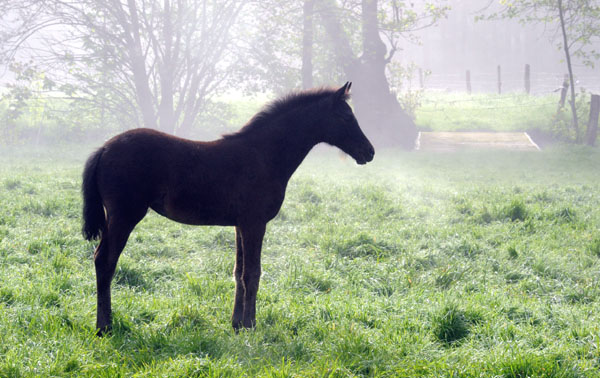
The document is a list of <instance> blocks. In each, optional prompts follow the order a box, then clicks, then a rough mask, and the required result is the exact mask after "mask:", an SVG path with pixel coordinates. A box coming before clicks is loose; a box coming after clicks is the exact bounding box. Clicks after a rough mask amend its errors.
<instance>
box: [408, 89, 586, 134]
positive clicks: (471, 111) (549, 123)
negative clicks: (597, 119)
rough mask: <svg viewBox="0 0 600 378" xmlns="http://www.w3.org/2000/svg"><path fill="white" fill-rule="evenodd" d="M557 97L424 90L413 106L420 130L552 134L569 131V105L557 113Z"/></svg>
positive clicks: (581, 116) (584, 114)
mask: <svg viewBox="0 0 600 378" xmlns="http://www.w3.org/2000/svg"><path fill="white" fill-rule="evenodd" d="M581 96H582V95H580V97H581ZM559 97H560V95H559V94H556V93H555V94H548V95H536V96H534V95H531V96H530V95H527V94H523V93H506V94H502V95H498V94H490V93H478V94H472V95H468V94H465V93H435V92H427V93H426V94H425V95H424V96H423V100H422V102H421V107H419V108H417V110H416V120H415V122H416V123H417V125H418V126H419V128H421V129H422V130H433V131H508V132H510V131H526V130H533V129H536V130H541V131H544V132H546V133H549V134H554V135H561V136H564V135H569V133H570V130H569V128H568V126H569V124H570V123H569V122H570V113H569V109H568V107H565V108H564V109H563V110H562V111H560V112H558V113H557V111H558V100H559ZM588 97H589V96H587V95H586V96H584V97H582V98H585V99H586V101H583V102H582V103H581V107H582V108H581V111H580V113H581V114H580V118H581V119H580V121H579V122H580V124H581V125H586V122H587V117H588V115H587V113H589V100H588ZM584 102H586V103H584ZM583 133H585V130H583Z"/></svg>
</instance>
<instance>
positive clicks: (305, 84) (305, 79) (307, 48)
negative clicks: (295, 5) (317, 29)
mask: <svg viewBox="0 0 600 378" xmlns="http://www.w3.org/2000/svg"><path fill="white" fill-rule="evenodd" d="M313 11H314V0H304V9H303V13H302V16H303V17H304V28H303V30H302V88H304V89H308V88H311V87H312V86H313V76H312V70H313V66H312V55H313V46H312V44H313V13H314V12H313Z"/></svg>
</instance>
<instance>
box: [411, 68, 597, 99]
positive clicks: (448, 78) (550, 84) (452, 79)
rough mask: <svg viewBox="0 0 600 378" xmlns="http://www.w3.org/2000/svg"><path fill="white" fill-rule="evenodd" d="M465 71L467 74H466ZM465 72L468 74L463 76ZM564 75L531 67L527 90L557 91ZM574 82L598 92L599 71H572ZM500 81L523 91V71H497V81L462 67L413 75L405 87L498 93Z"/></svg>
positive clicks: (538, 92)
mask: <svg viewBox="0 0 600 378" xmlns="http://www.w3.org/2000/svg"><path fill="white" fill-rule="evenodd" d="M467 71H469V74H467ZM467 76H469V78H468V77H467ZM564 79H565V74H564V73H554V72H535V71H531V73H530V77H529V87H530V91H529V93H530V94H533V95H544V94H550V93H553V92H560V90H561V88H562V87H563V82H564ZM574 79H575V85H576V88H577V90H580V89H584V90H586V91H587V92H591V93H600V72H599V73H597V74H596V73H585V74H575V77H574ZM499 82H500V90H501V93H507V92H516V93H518V92H521V93H523V92H526V89H525V88H526V79H525V71H524V70H523V71H520V72H519V71H507V72H503V71H501V77H500V81H499V80H498V73H497V72H496V71H495V70H494V71H493V72H489V71H488V72H479V71H475V70H467V69H465V71H464V72H462V73H444V74H441V73H435V72H434V73H431V74H429V75H425V77H423V75H414V76H413V77H412V78H411V79H410V80H409V82H408V83H406V84H405V88H411V89H415V88H423V89H425V90H434V91H447V92H469V88H470V91H471V92H472V93H498V87H499V86H498V83H499Z"/></svg>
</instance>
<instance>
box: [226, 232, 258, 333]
mask: <svg viewBox="0 0 600 378" xmlns="http://www.w3.org/2000/svg"><path fill="white" fill-rule="evenodd" d="M265 228H266V225H265V224H253V225H244V226H238V227H236V248H237V251H236V262H235V269H234V275H235V304H234V308H233V316H232V319H231V320H232V325H233V328H234V329H236V330H237V329H239V328H240V327H244V328H252V327H254V326H255V325H256V293H257V291H258V283H259V281H260V274H261V269H260V253H261V249H262V241H263V237H264V235H265Z"/></svg>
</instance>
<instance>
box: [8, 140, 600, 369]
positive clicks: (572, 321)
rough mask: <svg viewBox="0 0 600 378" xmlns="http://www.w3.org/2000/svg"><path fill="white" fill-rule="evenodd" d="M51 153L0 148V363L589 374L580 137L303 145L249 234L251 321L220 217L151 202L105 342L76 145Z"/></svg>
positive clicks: (590, 242) (593, 168)
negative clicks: (186, 218)
mask: <svg viewBox="0 0 600 378" xmlns="http://www.w3.org/2000/svg"><path fill="white" fill-rule="evenodd" d="M51 152H52V151H48V150H43V151H39V150H38V151H31V150H30V151H17V150H14V149H6V148H5V149H4V150H3V151H1V152H0V340H1V342H0V377H34V376H36V377H37V376H60V377H64V376H67V377H68V376H73V377H81V376H90V377H119V376H136V377H137V376H139V377H144V376H149V377H150V376H151V377H155V376H161V377H162V376H165V377H184V376H185V377H187V376H201V377H204V376H214V377H217V376H219V377H220V376H230V377H238V376H247V377H255V376H259V377H291V376H301V377H313V376H319V377H320V376H324V377H325V376H326V377H348V376H378V377H379V376H382V377H594V376H600V374H599V373H598V371H599V369H600V341H599V340H600V274H599V272H600V241H599V240H600V239H599V238H600V235H599V229H600V169H598V163H599V162H600V153H599V152H598V151H596V150H593V149H586V148H577V147H554V148H552V149H547V150H545V151H542V152H539V153H533V152H532V153H514V152H493V153H490V152H476V151H469V152H464V153H454V154H441V153H425V152H411V153H399V152H398V153H392V152H389V151H378V153H377V155H376V158H375V160H374V161H373V162H372V163H370V164H368V165H366V166H364V167H363V166H360V167H359V166H357V165H356V164H355V163H354V162H352V161H351V159H345V160H343V159H340V158H339V157H338V156H337V154H335V153H330V152H325V153H323V154H322V155H319V153H317V152H314V153H312V154H311V155H309V158H308V160H307V161H306V162H305V163H304V164H303V165H302V166H301V167H300V170H299V171H298V172H297V173H296V175H295V176H294V177H293V178H292V180H291V182H290V184H289V188H288V192H287V197H286V200H285V203H284V206H283V208H282V210H281V213H280V214H279V216H278V217H277V218H276V219H274V220H273V221H272V222H271V223H270V224H269V227H268V230H267V234H266V237H265V243H264V249H263V276H262V281H261V288H260V290H259V294H258V303H257V309H258V313H257V321H258V326H257V328H256V329H255V330H253V331H243V332H241V333H240V334H237V335H236V334H235V333H234V332H233V330H232V329H231V327H230V321H229V317H230V313H231V309H232V304H233V290H234V283H233V280H232V270H233V263H234V252H233V247H234V232H233V229H232V228H222V227H191V226H185V225H181V224H178V223H175V222H172V221H169V220H167V219H165V218H162V217H160V216H158V215H157V214H155V213H150V214H149V215H148V216H147V217H146V218H145V219H144V220H143V221H142V222H141V223H140V224H139V225H138V227H137V228H136V230H135V231H134V232H133V234H132V236H131V238H130V240H129V243H128V245H127V247H126V249H125V252H124V254H123V255H122V257H121V260H120V262H119V266H118V268H117V274H116V277H115V280H114V282H113V308H114V311H115V314H114V317H115V319H114V325H115V327H114V331H113V334H112V335H111V336H108V337H104V338H98V337H96V336H95V335H94V323H95V278H94V269H93V262H92V255H93V250H94V246H95V245H94V243H88V242H85V241H83V239H82V237H81V234H80V226H81V224H80V208H81V203H80V201H81V199H80V174H81V169H82V165H83V161H84V159H85V153H86V152H88V151H84V149H79V150H75V151H74V152H70V153H69V154H68V155H67V154H64V153H61V155H60V156H59V157H52V156H53V154H51ZM54 152H55V153H56V151H54Z"/></svg>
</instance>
